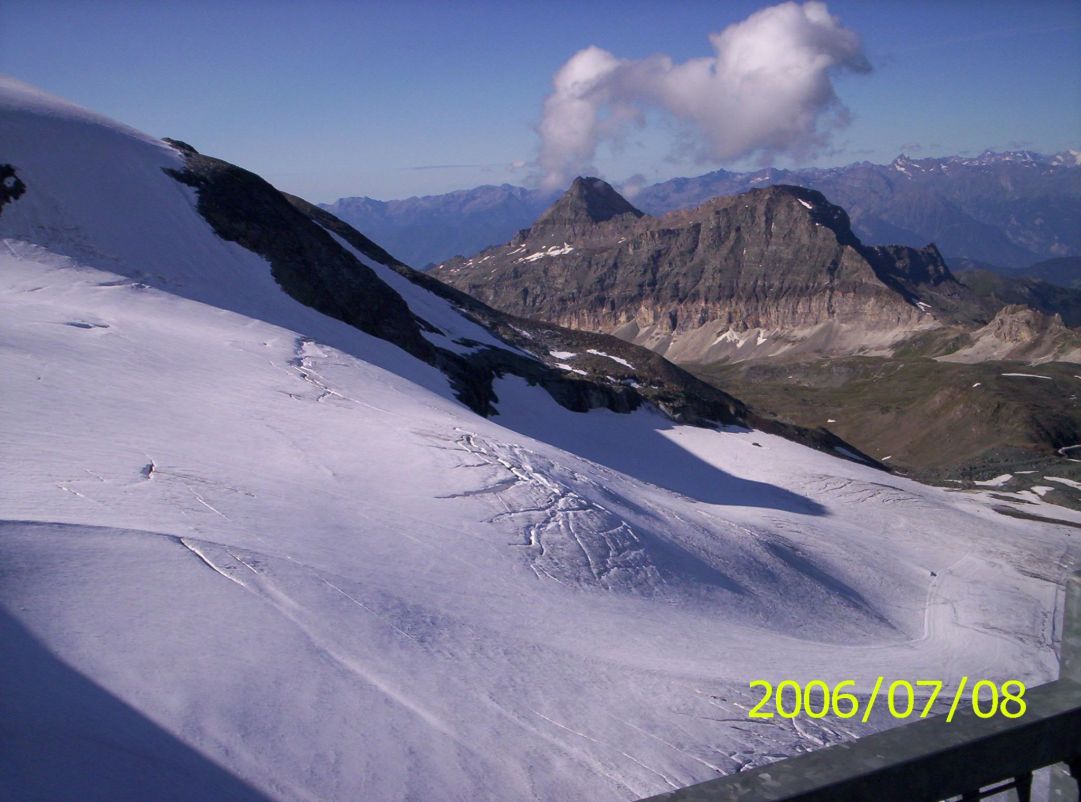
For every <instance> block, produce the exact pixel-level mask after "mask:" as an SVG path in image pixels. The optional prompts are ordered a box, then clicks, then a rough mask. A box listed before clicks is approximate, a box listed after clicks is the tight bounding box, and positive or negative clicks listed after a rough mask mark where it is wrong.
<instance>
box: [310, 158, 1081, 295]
mask: <svg viewBox="0 0 1081 802" xmlns="http://www.w3.org/2000/svg"><path fill="white" fill-rule="evenodd" d="M775 184H791V185H796V186H803V187H807V188H809V189H816V190H818V191H819V192H821V193H822V194H823V195H825V196H826V198H827V199H828V200H829V201H830V202H832V203H835V204H838V205H840V206H843V207H844V208H845V209H847V211H848V214H849V215H850V217H851V221H852V229H853V232H854V233H855V234H856V236H858V237H859V238H860V239H861V240H862V241H863V242H865V243H871V244H886V243H894V244H901V245H909V246H912V247H922V246H924V245H927V244H928V243H931V242H933V243H935V244H936V245H937V247H938V249H939V250H940V251H941V252H942V254H944V256H945V258H946V260H947V262H948V263H950V264H951V265H952V264H953V263H954V261H955V260H959V259H962V258H963V259H969V260H974V261H978V262H980V263H983V264H985V265H990V266H993V267H994V268H996V269H999V270H1009V269H1013V268H1023V267H1026V266H1028V265H1032V264H1033V263H1035V262H1039V261H1042V260H1049V259H1059V258H1067V257H1081V151H1075V150H1071V151H1066V152H1063V153H1059V154H1055V155H1042V154H1038V153H1032V152H1028V151H1010V152H1005V153H993V152H990V151H988V152H986V153H984V154H982V155H980V156H978V157H975V158H969V157H963V156H950V157H944V158H934V159H912V158H909V157H908V156H905V155H901V156H898V157H897V158H896V159H894V161H893V162H891V163H890V164H885V165H881V164H871V163H869V162H858V163H855V164H850V165H847V166H844V167H833V168H825V169H820V168H812V169H803V170H780V169H775V168H766V169H762V170H757V171H754V172H746V173H736V172H729V171H727V170H717V171H714V172H711V173H706V174H705V175H701V176H697V177H694V178H673V179H671V180H669V181H664V182H662V183H659V184H654V185H652V186H649V187H646V188H645V189H643V190H641V191H640V192H639V193H637V194H635V195H634V196H633V198H632V200H633V201H634V204H635V205H636V206H637V207H638V208H639V209H641V210H642V211H644V212H646V213H649V214H654V215H656V214H662V213H664V212H668V211H672V210H674V209H682V208H688V207H691V206H697V205H698V204H700V203H702V202H703V201H705V200H708V199H710V198H713V197H717V196H720V195H734V194H738V193H741V192H746V191H748V190H750V189H755V188H760V187H765V186H771V185H775ZM556 197H558V193H544V192H539V191H537V190H530V189H525V188H523V187H515V186H510V185H507V184H504V185H503V186H498V187H496V186H482V187H476V188H475V189H468V190H461V191H458V192H451V193H448V194H446V195H431V196H427V197H419V198H407V199H404V200H392V201H378V200H373V199H372V198H364V197H360V198H342V199H340V200H338V201H335V202H334V203H331V204H324V205H323V208H324V209H327V210H328V211H330V212H332V213H333V214H335V215H336V216H338V217H340V218H341V219H343V220H345V221H347V222H349V223H350V224H351V225H354V226H355V227H357V228H359V229H360V230H362V231H364V232H366V233H367V234H368V235H370V236H372V237H373V238H374V239H376V240H377V241H379V242H380V243H382V244H383V245H384V246H385V247H386V248H387V249H388V250H389V251H390V252H391V253H393V254H394V255H395V256H396V257H398V258H399V259H402V260H403V261H405V262H407V263H409V264H412V265H414V266H417V267H423V266H427V265H430V264H433V263H437V262H441V261H444V260H446V259H449V258H451V257H453V256H455V255H470V254H473V253H476V252H477V251H480V250H482V249H483V248H485V247H488V246H490V245H494V244H497V243H500V242H505V241H507V240H509V239H510V238H511V237H513V236H514V234H515V233H516V232H517V231H518V230H520V229H522V228H526V227H528V226H530V225H531V224H532V223H533V221H534V220H536V218H537V216H538V215H540V213H541V212H543V211H544V210H545V209H546V208H547V207H548V206H549V205H550V204H551V203H552V202H553V201H554V200H555V199H556ZM1053 275H1054V278H1051V277H1050V276H1048V277H1044V276H1037V277H1040V278H1045V280H1053V281H1054V282H1056V283H1065V284H1066V285H1067V286H1068V285H1069V282H1071V281H1073V280H1075V279H1077V278H1081V274H1077V273H1075V272H1073V268H1071V269H1070V270H1069V271H1068V275H1067V276H1066V277H1065V278H1063V277H1062V276H1061V275H1060V273H1054V274H1053Z"/></svg>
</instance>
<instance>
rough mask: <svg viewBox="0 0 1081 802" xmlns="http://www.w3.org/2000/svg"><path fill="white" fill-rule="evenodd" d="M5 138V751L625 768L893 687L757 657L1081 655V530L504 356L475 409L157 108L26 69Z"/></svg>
mask: <svg viewBox="0 0 1081 802" xmlns="http://www.w3.org/2000/svg"><path fill="white" fill-rule="evenodd" d="M0 162H4V163H11V164H12V165H14V166H15V168H16V170H17V172H18V176H19V177H20V178H21V179H22V180H23V181H25V183H26V185H27V191H26V193H25V195H23V197H21V198H20V199H18V200H16V201H14V202H12V203H10V204H8V205H6V206H4V207H3V208H2V209H0V238H2V240H3V241H2V243H0V371H2V375H3V381H2V382H0V394H2V395H0V415H2V416H3V417H2V425H0V455H2V456H0V459H2V460H3V466H4V467H3V476H4V478H3V481H2V483H0V519H2V522H0V607H2V621H3V631H2V633H0V666H2V670H0V788H2V787H8V788H20V787H22V788H26V787H33V788H35V789H37V790H38V791H39V793H38V794H37V795H36V796H35V798H48V799H80V800H90V799H102V800H115V799H150V798H161V799H163V798H176V799H255V798H261V797H269V798H272V799H281V800H399V799H401V800H406V799H409V800H532V799H538V800H572V799H577V800H586V799H589V800H605V799H610V800H632V799H635V798H638V797H642V796H646V795H648V794H651V793H657V792H660V791H663V790H666V789H669V788H673V787H677V786H681V785H686V784H689V783H691V782H694V781H698V780H704V779H708V778H711V777H714V776H717V775H718V774H726V773H731V772H734V771H737V770H739V769H741V768H745V767H748V766H754V765H760V764H763V763H766V762H769V761H771V760H774V759H777V758H779V757H782V756H786V755H790V754H794V753H796V752H799V751H803V750H808V749H814V748H817V747H820V746H822V745H826V744H830V743H835V742H838V741H841V740H845V739H848V738H850V737H852V736H853V735H856V734H859V733H860V732H866V731H869V730H871V729H877V728H882V727H885V726H890V725H891V723H892V722H891V720H890V719H889V718H888V716H886V715H883V712H884V705H880V706H879V708H877V712H876V713H875V715H874V716H873V717H872V719H871V721H870V722H869V723H868V724H862V723H859V722H858V720H851V721H838V720H837V719H835V718H833V717H832V716H831V717H827V718H825V719H822V720H819V721H813V720H810V719H808V718H806V717H801V718H799V719H796V720H785V719H781V718H779V717H775V718H774V719H771V720H768V721H751V720H749V719H748V718H747V710H748V709H749V708H750V707H751V706H753V705H754V704H755V703H756V702H757V700H758V698H759V696H760V692H758V691H757V690H756V691H754V692H752V691H751V690H750V689H749V688H748V682H749V681H750V680H753V679H760V678H763V679H769V680H773V681H778V680H781V679H794V680H798V681H801V682H805V681H807V680H810V679H823V680H826V681H827V682H829V683H830V684H833V683H835V682H839V681H841V680H845V679H854V680H856V682H857V689H858V690H859V691H860V692H862V693H868V692H869V691H870V688H871V686H872V684H873V682H874V679H875V677H876V676H878V675H880V674H883V675H886V677H887V679H888V680H889V679H908V680H910V681H915V680H918V679H942V680H945V681H946V682H947V683H954V684H955V683H956V682H957V680H958V679H959V678H960V676H961V675H962V674H967V675H969V676H970V677H974V678H975V677H979V678H989V679H995V680H1004V679H1021V680H1024V681H1026V682H1028V683H1037V682H1042V681H1046V680H1049V679H1052V678H1054V677H1055V676H1056V674H1057V657H1056V653H1055V649H1056V633H1057V624H1056V621H1058V622H1059V624H1060V623H1061V613H1060V606H1061V605H1060V602H1061V599H1060V584H1061V582H1062V581H1063V578H1064V576H1065V575H1066V573H1067V572H1068V571H1069V570H1071V569H1072V568H1073V567H1075V566H1077V565H1078V563H1079V560H1078V557H1079V550H1078V548H1077V544H1076V540H1077V536H1076V534H1075V535H1074V536H1071V533H1076V530H1072V529H1071V528H1069V527H1066V526H1057V525H1051V524H1046V523H1033V522H1027V521H1023V520H1018V519H1015V518H1009V517H1006V516H1003V515H1001V514H999V513H997V512H995V511H994V510H993V508H992V507H993V505H996V504H997V505H1001V504H1002V503H1003V502H1001V501H994V500H992V499H990V498H989V491H988V493H987V494H972V493H960V492H950V491H947V490H942V489H937V488H931V487H927V486H923V485H919V484H916V483H914V482H910V481H907V480H905V479H903V478H900V477H897V476H890V475H888V474H885V473H882V472H879V471H876V470H872V469H870V468H865V467H861V466H860V465H858V464H855V463H853V462H850V461H845V460H842V459H838V458H834V457H831V456H828V455H826V454H823V453H819V452H816V451H813V450H810V449H808V448H805V447H803V446H799V445H796V444H794V443H791V442H788V441H786V440H783V439H779V438H777V437H773V436H769V435H765V434H762V433H759V432H755V431H747V430H725V431H712V430H706V429H700V428H692V427H686V426H679V425H675V424H673V423H672V422H670V421H669V420H668V419H667V418H665V417H663V416H662V415H661V414H659V413H656V412H651V411H648V410H640V411H639V412H637V413H634V414H631V415H617V414H614V413H611V412H608V411H594V412H591V413H588V414H577V413H572V412H569V411H567V410H565V409H564V408H562V407H560V406H558V405H557V404H556V403H555V402H554V401H553V400H552V399H551V397H549V396H548V394H547V393H546V392H545V391H544V390H542V389H539V388H536V387H529V386H527V385H526V383H525V382H524V380H521V379H517V378H513V379H511V378H508V379H504V380H501V382H500V383H499V384H498V386H497V388H496V389H497V392H498V395H499V403H498V405H497V406H498V408H499V415H498V416H496V417H493V418H491V419H488V420H486V419H483V418H480V417H478V416H477V415H475V414H473V413H472V412H471V411H470V410H468V409H467V408H466V407H464V406H463V405H462V404H461V403H459V402H458V401H456V400H455V399H454V396H453V393H452V392H451V389H450V387H449V386H448V383H447V380H446V378H445V376H444V375H443V374H442V373H440V372H438V371H437V370H435V369H434V368H431V367H429V366H428V365H426V364H423V363H421V362H419V361H417V360H415V359H413V358H412V357H410V356H408V355H407V354H406V353H405V352H403V351H401V350H400V349H398V348H396V347H394V346H392V345H390V344H389V343H387V342H385V341H382V340H379V339H376V338H373V337H370V336H368V335H365V334H363V333H361V332H359V331H357V330H355V329H352V328H350V327H348V326H346V325H345V324H343V323H339V322H337V321H335V320H331V319H329V318H327V317H324V316H322V315H320V314H319V313H317V312H315V311H313V310H311V309H309V308H306V307H304V306H301V305H300V304H299V303H297V302H296V301H294V300H292V299H291V298H290V297H289V296H287V295H286V294H285V293H284V292H282V291H281V290H280V289H279V288H278V287H277V285H276V284H275V282H274V280H273V278H272V277H271V274H270V267H269V265H268V264H267V263H266V262H265V261H264V260H263V259H262V258H260V257H258V256H256V255H255V254H253V253H251V252H248V251H246V250H244V249H243V248H241V247H240V246H238V245H236V244H232V243H227V242H224V241H222V240H221V239H219V238H218V237H217V236H216V235H215V234H214V232H213V231H212V229H211V227H210V225H209V224H208V223H207V222H205V221H204V220H203V218H202V217H201V216H200V215H199V213H198V212H197V211H196V208H195V203H196V198H195V194H194V192H193V190H191V189H190V188H188V187H186V186H184V185H182V184H180V183H178V182H177V181H176V180H174V179H173V178H171V177H169V176H168V175H166V174H165V173H164V172H162V169H161V168H163V167H176V168H180V167H182V166H183V161H182V159H181V157H180V155H179V154H178V153H177V152H176V151H174V150H173V149H172V148H170V147H169V146H167V145H165V144H164V143H162V142H159V141H157V140H154V139H152V138H150V137H147V136H145V135H143V134H140V133H138V132H135V131H133V130H130V129H128V128H126V127H124V126H122V125H120V124H117V123H114V122H111V121H108V120H105V119H103V118H101V117H99V116H97V115H95V114H93V113H91V112H87V111H85V110H82V109H79V108H76V107H73V106H70V105H68V104H66V103H64V102H63V101H59V100H56V99H54V98H50V97H47V96H44V95H42V94H40V93H38V92H37V91H36V90H32V89H30V88H29V87H26V86H24V85H21V84H18V83H17V82H14V81H10V80H3V81H0ZM372 266H373V267H374V268H375V269H376V270H377V272H379V274H380V275H381V276H382V277H384V278H385V280H387V281H388V283H390V284H391V285H392V286H393V287H395V289H397V290H398V291H399V292H400V293H401V294H402V295H403V297H405V299H406V300H407V301H408V302H409V304H410V306H411V307H412V308H413V309H414V310H415V311H416V312H417V313H418V314H420V315H421V316H422V317H424V318H425V319H426V320H428V321H429V322H431V323H434V324H435V325H436V326H438V327H439V328H441V329H442V330H443V331H444V332H445V333H446V336H445V337H441V338H439V339H440V340H442V342H441V344H443V345H446V344H448V343H451V342H453V340H454V339H455V338H456V337H460V336H463V335H468V336H469V337H471V338H473V339H475V340H476V339H480V338H481V337H482V336H487V337H488V339H489V340H490V341H491V342H492V343H498V341H496V340H495V339H494V338H492V337H491V335H482V334H478V332H477V331H475V329H476V326H475V324H473V323H471V322H470V321H468V320H466V319H464V318H463V317H461V316H459V315H458V313H457V312H456V311H455V310H454V309H453V308H452V307H451V306H450V305H449V304H448V303H447V302H445V301H443V300H442V299H440V298H437V297H435V296H432V295H429V294H428V293H427V292H425V291H424V290H422V289H420V288H418V287H416V286H414V285H412V284H410V283H409V282H408V281H407V280H405V279H403V278H401V277H399V276H398V275H397V274H395V273H392V272H391V271H390V270H389V269H387V268H385V267H381V266H379V265H372ZM433 336H436V337H438V335H433ZM459 347H461V346H459ZM1030 501H1032V502H1033V503H1031V504H1026V505H1025V507H1024V508H1025V509H1026V510H1027V511H1029V512H1035V513H1037V514H1041V515H1047V516H1052V517H1057V518H1060V519H1063V520H1073V521H1079V520H1081V516H1079V515H1077V514H1076V513H1071V512H1069V511H1065V510H1063V509H1061V508H1057V507H1050V506H1048V505H1046V504H1043V503H1042V502H1039V501H1038V500H1035V499H1030Z"/></svg>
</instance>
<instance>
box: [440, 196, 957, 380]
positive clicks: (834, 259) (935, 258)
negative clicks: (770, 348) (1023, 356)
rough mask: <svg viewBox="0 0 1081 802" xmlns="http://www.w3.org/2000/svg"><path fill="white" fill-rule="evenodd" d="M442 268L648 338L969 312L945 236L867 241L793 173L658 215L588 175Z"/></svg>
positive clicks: (575, 322)
mask: <svg viewBox="0 0 1081 802" xmlns="http://www.w3.org/2000/svg"><path fill="white" fill-rule="evenodd" d="M434 275H436V276H437V277H438V278H440V279H441V280H443V281H445V282H447V283H448V284H452V285H453V286H455V287H457V288H459V289H461V290H464V291H466V292H468V293H470V294H471V295H474V296H476V297H477V298H480V299H481V300H482V301H484V302H485V303H488V304H490V305H492V306H494V307H496V308H498V309H503V310H505V311H508V312H511V313H513V314H516V315H521V316H524V317H532V318H538V319H541V320H548V321H551V322H554V323H558V324H560V325H564V326H568V327H572V328H578V329H586V330H591V331H604V332H617V333H619V334H620V335H621V336H625V337H627V338H628V339H632V340H635V341H642V342H645V341H647V340H649V339H650V338H652V339H653V340H654V341H655V340H656V339H657V338H658V337H662V336H663V337H667V338H669V340H671V338H676V339H678V338H679V337H680V336H686V335H689V333H691V332H697V334H696V335H695V337H696V341H698V340H703V337H702V336H701V332H702V329H703V327H709V328H710V329H711V334H710V337H708V338H705V339H713V338H714V337H722V336H729V337H735V336H738V334H739V333H740V332H747V331H749V330H753V329H759V330H762V331H782V330H783V331H786V332H793V331H798V330H809V329H813V328H814V327H820V326H822V324H826V323H836V324H839V325H841V326H847V327H855V328H858V329H859V330H861V331H867V332H894V331H898V330H912V329H915V328H918V327H921V326H922V327H927V326H928V325H936V321H937V320H938V319H939V318H941V319H953V318H956V317H957V316H958V315H959V314H963V312H964V309H963V307H964V297H963V296H964V289H963V287H962V286H961V285H959V284H958V283H957V282H956V281H955V280H954V278H953V276H952V275H951V274H950V272H949V269H948V268H947V267H946V265H945V264H944V263H943V262H942V259H941V256H940V255H939V254H938V251H937V250H936V249H935V248H934V247H933V246H930V247H928V248H925V249H922V250H917V249H913V248H903V247H889V248H867V247H864V246H863V245H861V244H860V242H859V240H858V239H856V237H855V236H854V235H853V234H852V231H851V228H850V226H849V220H848V215H847V214H846V213H845V211H844V210H843V209H841V208H840V207H838V206H834V205H832V204H830V203H829V202H828V201H826V199H825V198H824V197H823V196H822V195H821V194H820V193H818V192H815V191H813V190H808V189H803V188H799V187H785V186H780V187H770V188H768V189H761V190H753V191H751V192H748V193H745V194H743V195H738V196H732V197H724V198H716V199H714V200H711V201H709V202H707V203H705V204H703V205H701V206H699V207H697V208H695V209H691V210H683V211H677V212H672V213H670V214H667V215H664V216H663V217H657V218H654V217H648V216H644V215H642V214H641V213H640V212H639V211H638V210H636V209H634V207H633V206H631V205H630V204H629V203H627V201H625V200H623V198H621V197H620V196H619V195H618V194H617V193H616V192H615V190H613V189H612V188H611V187H610V186H608V185H607V184H605V183H604V182H603V181H600V180H599V179H577V180H576V181H575V183H574V185H573V186H572V187H571V190H570V191H569V192H568V193H567V194H566V195H565V196H564V197H563V198H561V199H560V200H559V201H558V202H557V203H556V204H555V206H553V207H552V208H551V209H550V210H549V211H548V212H546V213H545V214H544V215H542V217H541V218H540V219H538V221H537V223H536V224H535V225H534V226H533V227H531V228H529V229H526V230H523V231H522V232H520V233H519V235H518V236H517V237H516V238H515V239H514V240H512V241H511V242H510V243H508V244H507V245H504V246H499V247H496V248H490V249H488V250H486V251H484V252H482V253H480V254H478V255H476V256H474V257H472V258H471V259H455V260H451V261H449V262H446V263H444V264H442V265H439V266H438V267H436V268H435V270H434ZM668 342H669V341H668V340H666V344H665V347H667V344H668ZM652 344H655V343H651V345H652ZM661 350H663V348H662V349H661ZM683 358H684V359H685V360H687V357H686V356H684V357H683ZM691 360H693V356H692V357H691ZM688 361H689V360H688Z"/></svg>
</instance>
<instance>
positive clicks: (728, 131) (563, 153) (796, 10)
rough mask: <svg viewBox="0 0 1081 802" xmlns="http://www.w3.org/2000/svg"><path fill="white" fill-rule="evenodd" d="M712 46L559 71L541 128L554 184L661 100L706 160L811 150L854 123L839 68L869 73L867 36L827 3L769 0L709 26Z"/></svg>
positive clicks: (582, 58)
mask: <svg viewBox="0 0 1081 802" xmlns="http://www.w3.org/2000/svg"><path fill="white" fill-rule="evenodd" d="M709 40H710V43H711V44H712V45H713V51H714V55H712V56H706V57H703V58H697V59H691V60H689V61H685V62H683V63H678V64H677V63H674V62H673V61H672V59H671V58H670V57H668V56H666V55H655V56H650V57H648V58H644V59H622V58H618V57H616V56H614V55H613V54H611V53H609V52H608V51H606V50H602V49H601V48H599V47H592V46H591V47H587V48H586V49H584V50H580V51H578V52H577V53H575V54H574V55H573V56H571V58H570V59H569V60H568V61H567V62H566V63H565V64H564V65H563V66H562V67H561V68H560V69H559V71H558V72H556V74H555V77H554V78H553V91H552V93H551V94H550V95H549V96H548V97H547V99H546V100H545V102H544V116H543V118H542V120H541V123H540V126H539V128H538V133H539V134H540V137H541V145H540V154H539V157H538V164H539V166H540V169H541V172H542V184H543V185H544V186H545V187H546V188H555V187H558V186H562V185H565V184H566V183H567V181H568V180H569V179H570V178H571V177H572V176H573V175H575V174H576V173H580V172H592V170H591V169H590V168H591V165H590V162H591V160H592V159H593V157H594V155H595V154H596V151H597V147H598V145H599V144H600V143H601V142H605V141H608V142H618V141H619V139H620V138H621V136H622V135H623V134H624V133H625V132H626V131H627V129H628V127H630V126H632V125H641V124H642V123H643V120H644V115H645V111H646V109H648V108H654V109H658V110H661V111H662V112H665V113H667V114H669V115H671V116H672V117H674V118H675V119H676V120H678V121H680V122H682V123H683V124H684V125H685V126H686V128H687V130H688V132H689V134H690V135H691V140H690V141H691V142H692V144H693V149H694V155H695V157H696V158H697V159H699V160H700V161H715V162H720V161H726V160H732V159H737V158H742V157H747V156H752V155H756V154H757V155H759V156H761V157H771V156H776V155H780V154H790V155H796V156H805V155H809V154H811V153H813V152H815V151H817V150H820V149H821V148H823V147H824V146H825V144H826V141H827V139H828V136H829V133H830V131H831V130H832V129H834V128H836V127H837V126H839V125H843V124H844V122H845V121H846V110H845V108H844V106H842V105H841V103H840V101H839V100H838V98H837V94H836V92H835V91H834V88H833V82H832V79H831V74H832V72H833V71H834V70H836V69H851V70H856V71H867V70H869V69H870V67H869V65H868V62H867V59H866V58H865V57H864V54H863V50H862V46H861V44H860V40H859V36H858V35H857V34H856V33H855V32H853V31H851V30H849V29H847V28H844V27H843V26H842V25H841V24H840V22H839V21H838V20H837V18H836V17H833V16H831V15H830V13H829V11H828V9H827V8H826V5H825V4H824V3H821V2H815V1H812V2H807V3H804V4H802V5H800V4H798V3H795V2H787V3H782V4H780V5H776V6H771V7H769V8H766V9H763V10H761V11H758V12H756V13H754V14H752V15H751V16H750V17H748V18H747V19H745V20H743V21H742V22H738V23H735V24H733V25H730V26H728V27H727V28H725V29H724V30H723V31H721V32H720V33H715V34H711V35H710V37H709Z"/></svg>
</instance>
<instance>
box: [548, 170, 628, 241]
mask: <svg viewBox="0 0 1081 802" xmlns="http://www.w3.org/2000/svg"><path fill="white" fill-rule="evenodd" d="M623 215H630V216H631V217H633V218H639V217H642V216H643V215H642V212H640V211H639V210H638V209H636V208H635V207H634V206H632V205H631V204H630V202H629V201H628V200H627V199H626V198H624V197H623V196H622V195H620V194H619V193H618V192H616V191H615V189H613V188H612V185H611V184H609V183H608V182H607V181H602V180H601V179H599V178H583V177H582V176H579V177H578V178H576V179H574V182H573V183H572V184H571V186H570V189H568V190H567V191H566V192H565V193H563V196H562V197H561V198H560V199H559V200H557V201H556V202H555V203H553V204H552V205H551V206H549V207H548V209H547V210H546V211H545V212H544V213H543V214H542V215H541V216H540V217H538V218H537V222H536V223H534V224H533V227H532V229H531V230H532V231H533V232H539V231H544V230H549V229H555V228H558V229H565V230H568V231H574V230H577V229H580V228H583V227H586V226H592V225H596V224H597V223H603V222H606V221H608V220H612V219H614V218H616V217H622V216H623Z"/></svg>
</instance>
